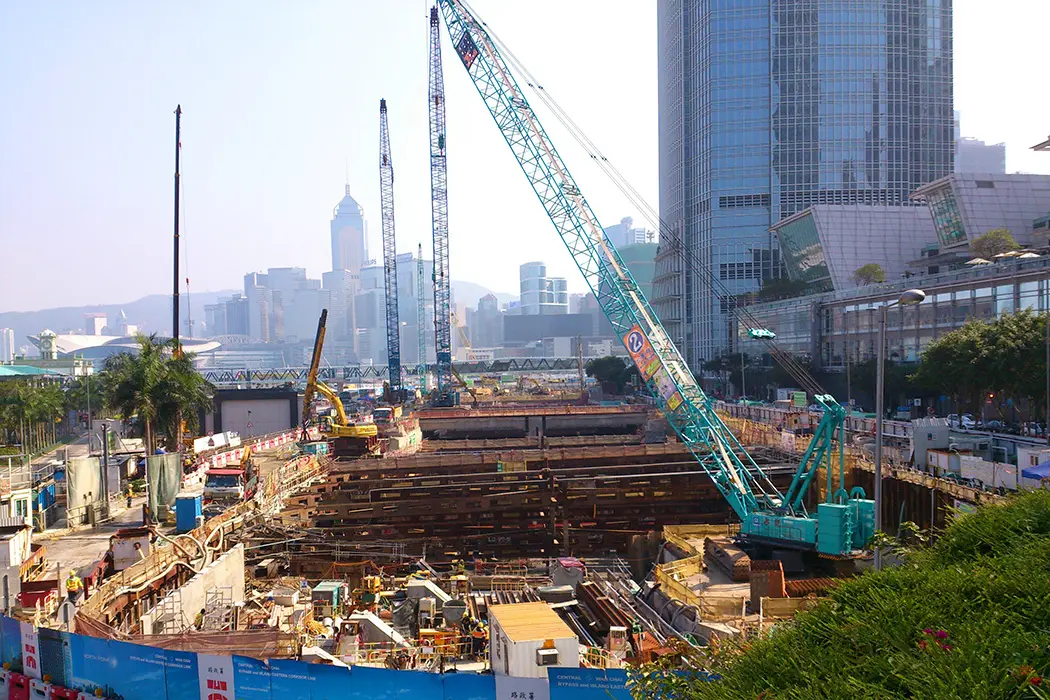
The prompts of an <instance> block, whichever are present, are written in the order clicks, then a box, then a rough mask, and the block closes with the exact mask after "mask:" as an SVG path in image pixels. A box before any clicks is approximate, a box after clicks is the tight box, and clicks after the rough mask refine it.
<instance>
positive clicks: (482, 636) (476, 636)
mask: <svg viewBox="0 0 1050 700" xmlns="http://www.w3.org/2000/svg"><path fill="white" fill-rule="evenodd" d="M488 636H489V635H488V630H486V629H485V625H484V623H482V622H478V623H477V625H475V626H474V630H473V631H472V632H471V633H470V638H471V650H470V651H471V653H472V654H473V655H474V658H475V659H477V660H478V661H481V660H482V659H483V658H484V657H485V642H486V641H487V640H488Z"/></svg>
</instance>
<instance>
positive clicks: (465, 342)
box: [449, 309, 478, 406]
mask: <svg viewBox="0 0 1050 700" xmlns="http://www.w3.org/2000/svg"><path fill="white" fill-rule="evenodd" d="M449 316H450V317H451V320H452V325H453V326H455V327H456V330H457V331H459V342H460V345H462V346H463V347H464V348H466V349H467V350H470V338H468V337H467V333H466V331H464V330H463V326H461V325H459V319H458V318H456V311H455V309H450V310H449ZM451 367H452V378H453V379H455V380H456V384H458V385H459V387H460V388H461V389H465V390H466V391H467V393H469V394H470V398H471V399H472V400H473V402H474V404H473V405H475V406H477V405H478V392H477V391H475V390H474V387H472V386H471V385H469V384H467V380H466V379H464V378H463V377H462V376H461V375H460V373H459V372H457V371H456V366H455V365H452V366H451Z"/></svg>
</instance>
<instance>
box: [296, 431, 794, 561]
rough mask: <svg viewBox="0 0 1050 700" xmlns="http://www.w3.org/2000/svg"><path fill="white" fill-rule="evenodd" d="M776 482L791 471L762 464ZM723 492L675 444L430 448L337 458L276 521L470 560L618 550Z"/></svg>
mask: <svg viewBox="0 0 1050 700" xmlns="http://www.w3.org/2000/svg"><path fill="white" fill-rule="evenodd" d="M767 469H769V471H770V473H771V474H772V475H773V478H774V482H775V483H777V484H778V485H779V486H781V487H784V486H786V484H787V483H788V482H789V481H790V477H791V474H792V473H793V469H792V468H790V467H786V466H778V465H775V464H774V465H767ZM729 517H730V514H729V509H728V506H727V505H726V502H725V500H724V499H723V497H722V496H721V494H719V492H718V491H717V489H716V488H715V487H714V485H713V484H712V483H711V480H710V478H709V477H708V476H707V474H705V473H704V472H703V471H702V470H701V469H700V468H699V466H698V465H697V463H696V461H695V459H693V457H692V456H691V455H690V454H689V452H688V451H687V450H686V449H685V448H684V447H683V446H682V445H680V444H677V443H667V444H660V445H617V446H604V447H597V446H596V447H565V448H558V449H546V450H541V449H525V450H500V449H494V450H487V451H480V452H460V453H450V454H442V453H430V454H419V455H414V456H411V457H401V458H396V459H384V460H362V461H356V462H344V463H340V462H336V463H335V464H334V465H333V468H332V470H331V471H330V472H329V473H328V475H327V476H326V478H325V480H324V481H322V482H319V483H317V484H315V485H314V486H313V487H312V488H311V489H310V491H309V492H307V493H304V494H301V495H299V496H295V497H293V498H292V499H290V501H289V502H288V504H287V506H286V509H285V512H284V518H283V519H285V521H286V522H289V521H291V522H298V523H301V524H304V525H307V526H308V527H314V528H323V529H325V530H328V531H329V532H331V533H332V534H333V535H334V536H336V537H340V538H345V539H348V540H362V539H369V538H371V539H382V540H396V541H401V542H404V543H405V545H406V547H407V548H408V550H409V551H411V552H420V551H421V550H422V548H423V547H424V546H425V547H427V548H429V550H430V551H431V552H433V551H435V550H438V551H444V552H456V553H459V554H460V555H463V556H473V557H488V556H498V557H508V556H516V555H528V556H554V555H560V554H566V553H573V554H589V553H596V552H610V551H615V552H618V553H626V551H627V546H628V543H629V542H630V540H631V537H632V536H634V535H644V534H645V533H646V532H648V531H650V530H654V529H658V528H660V527H662V526H663V525H668V524H681V523H698V522H699V523H712V524H724V523H726V522H727V521H728V520H729Z"/></svg>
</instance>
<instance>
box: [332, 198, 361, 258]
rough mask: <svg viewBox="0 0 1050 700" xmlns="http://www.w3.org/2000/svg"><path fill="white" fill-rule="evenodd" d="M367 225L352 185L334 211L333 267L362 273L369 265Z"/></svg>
mask: <svg viewBox="0 0 1050 700" xmlns="http://www.w3.org/2000/svg"><path fill="white" fill-rule="evenodd" d="M366 236H367V229H366V227H365V212H364V209H362V208H361V205H360V204H358V203H357V202H356V201H354V198H353V197H351V196H350V185H347V186H346V194H345V195H343V198H342V199H341V200H340V201H339V204H337V205H336V207H335V211H333V212H332V269H333V270H349V271H350V272H351V273H353V274H354V275H360V274H361V268H362V267H365V266H366V265H368V264H369V263H368V240H367V238H366Z"/></svg>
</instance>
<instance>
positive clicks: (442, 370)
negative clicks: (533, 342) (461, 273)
mask: <svg viewBox="0 0 1050 700" xmlns="http://www.w3.org/2000/svg"><path fill="white" fill-rule="evenodd" d="M429 84H430V87H429V95H428V96H429V105H430V106H429V112H430V213H431V221H432V224H433V231H434V346H435V348H436V350H437V357H436V364H435V369H434V375H435V377H436V379H437V394H436V401H435V403H437V404H438V405H439V406H451V405H452V404H453V403H454V401H453V396H452V395H453V389H452V323H451V320H450V317H449V314H450V313H451V310H452V290H451V288H450V284H449V272H448V187H447V182H448V173H447V163H446V160H445V79H444V76H443V75H442V70H441V22H440V20H439V19H438V11H437V7H432V8H431V9H430V70H429Z"/></svg>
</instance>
